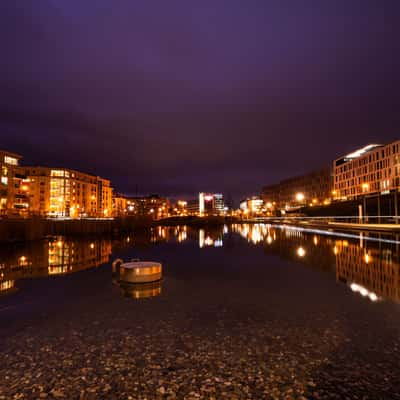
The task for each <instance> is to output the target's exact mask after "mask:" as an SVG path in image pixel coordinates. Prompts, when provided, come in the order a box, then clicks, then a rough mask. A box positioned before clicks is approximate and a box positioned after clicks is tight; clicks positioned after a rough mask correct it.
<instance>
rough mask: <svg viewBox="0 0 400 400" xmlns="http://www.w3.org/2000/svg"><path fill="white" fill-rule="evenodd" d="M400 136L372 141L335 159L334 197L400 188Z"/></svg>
mask: <svg viewBox="0 0 400 400" xmlns="http://www.w3.org/2000/svg"><path fill="white" fill-rule="evenodd" d="M399 144H400V140H397V141H395V142H392V143H389V144H387V145H380V144H370V145H368V146H365V147H363V148H362V149H359V150H356V151H354V152H352V153H350V154H347V155H346V156H343V157H340V158H338V159H336V160H335V161H334V162H333V169H334V171H333V172H334V188H333V194H334V199H337V200H350V199H355V198H357V197H359V196H363V195H368V194H374V193H376V194H378V193H380V194H386V193H390V191H394V190H396V191H397V190H398V189H399V188H400V152H399Z"/></svg>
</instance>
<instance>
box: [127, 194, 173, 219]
mask: <svg viewBox="0 0 400 400" xmlns="http://www.w3.org/2000/svg"><path fill="white" fill-rule="evenodd" d="M169 208H170V204H169V200H168V199H167V198H165V197H161V196H159V195H158V194H151V195H149V196H144V197H143V196H135V197H127V214H128V215H131V216H137V217H150V218H152V219H161V218H166V217H168V216H169Z"/></svg>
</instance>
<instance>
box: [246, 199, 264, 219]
mask: <svg viewBox="0 0 400 400" xmlns="http://www.w3.org/2000/svg"><path fill="white" fill-rule="evenodd" d="M240 209H241V211H243V212H244V213H248V214H251V215H261V214H262V213H263V212H265V211H266V209H265V208H264V200H263V199H262V198H261V197H260V196H252V197H250V198H248V199H246V200H243V201H241V202H240Z"/></svg>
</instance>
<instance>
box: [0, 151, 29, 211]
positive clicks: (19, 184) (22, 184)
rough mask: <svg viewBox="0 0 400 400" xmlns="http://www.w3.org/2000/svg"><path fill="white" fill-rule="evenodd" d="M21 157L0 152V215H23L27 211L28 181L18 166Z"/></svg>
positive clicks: (7, 152)
mask: <svg viewBox="0 0 400 400" xmlns="http://www.w3.org/2000/svg"><path fill="white" fill-rule="evenodd" d="M21 158H22V156H20V155H18V154H15V153H11V152H9V151H4V150H0V215H7V216H10V215H11V216H12V215H25V214H27V213H28V210H29V196H28V191H29V180H28V179H27V176H26V175H25V174H24V171H23V168H22V167H20V166H19V161H20V160H21Z"/></svg>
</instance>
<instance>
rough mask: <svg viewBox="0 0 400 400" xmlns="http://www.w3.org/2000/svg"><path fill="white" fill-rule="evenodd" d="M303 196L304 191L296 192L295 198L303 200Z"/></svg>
mask: <svg viewBox="0 0 400 400" xmlns="http://www.w3.org/2000/svg"><path fill="white" fill-rule="evenodd" d="M304 198H305V196H304V193H296V200H297V201H303V200H304Z"/></svg>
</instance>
